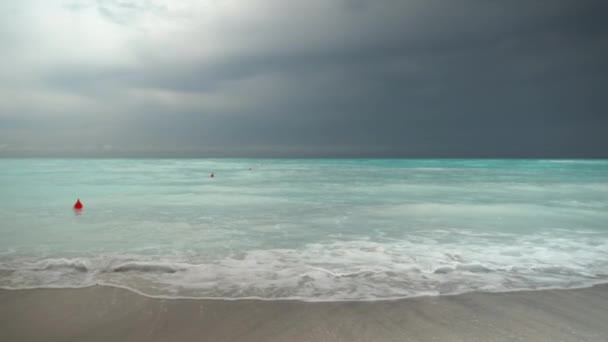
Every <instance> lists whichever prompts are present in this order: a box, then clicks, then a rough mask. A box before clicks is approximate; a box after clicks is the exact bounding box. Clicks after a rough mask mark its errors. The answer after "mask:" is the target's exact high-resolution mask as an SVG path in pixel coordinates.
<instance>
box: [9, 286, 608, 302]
mask: <svg viewBox="0 0 608 342" xmlns="http://www.w3.org/2000/svg"><path fill="white" fill-rule="evenodd" d="M602 286H605V287H608V281H600V282H597V283H592V284H585V285H580V286H573V287H541V288H534V289H503V290H497V291H481V290H477V291H474V290H472V291H464V292H459V293H441V294H418V295H411V296H397V297H384V298H371V299H367V298H355V299H310V298H300V297H277V298H268V297H197V296H171V295H154V294H148V293H145V292H143V291H140V290H137V289H134V288H131V287H129V286H123V285H116V284H104V283H96V284H92V285H83V286H33V287H19V288H13V287H3V286H0V292H1V291H35V290H82V289H90V288H106V287H107V288H110V289H118V290H124V291H127V292H131V293H133V294H135V295H138V296H142V297H145V298H149V299H158V300H192V301H219V302H222V301H227V302H239V301H260V302H296V303H375V302H395V301H401V300H411V299H419V298H440V297H454V296H462V295H468V294H505V293H518V292H538V291H541V292H542V291H568V290H584V289H590V288H594V287H602Z"/></svg>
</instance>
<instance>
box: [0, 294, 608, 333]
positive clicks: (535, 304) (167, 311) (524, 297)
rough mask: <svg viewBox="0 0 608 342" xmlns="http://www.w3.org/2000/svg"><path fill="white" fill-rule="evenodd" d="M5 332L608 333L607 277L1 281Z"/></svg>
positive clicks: (0, 307)
mask: <svg viewBox="0 0 608 342" xmlns="http://www.w3.org/2000/svg"><path fill="white" fill-rule="evenodd" d="M0 341H12V342H17V341H89V342H91V341H104V342H105V341H147V342H150V341H450V342H456V341H608V286H605V285H604V286H596V287H593V288H589V289H578V290H546V291H526V292H512V293H494V294H492V293H474V294H465V295H459V296H448V297H425V298H412V299H404V300H396V301H382V302H341V303H304V302H295V301H255V300H243V301H213V300H185V299H184V300H182V299H172V300H165V299H153V298H147V297H144V296H141V295H138V294H135V293H132V292H130V291H127V290H123V289H117V288H110V287H102V286H96V287H91V288H85V289H57V290H53V289H48V290H47V289H44V290H16V291H9V290H0Z"/></svg>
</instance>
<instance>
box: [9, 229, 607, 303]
mask: <svg viewBox="0 0 608 342" xmlns="http://www.w3.org/2000/svg"><path fill="white" fill-rule="evenodd" d="M429 233H431V232H429ZM459 236H460V237H459V238H455V239H454V242H453V243H448V244H446V243H443V244H438V243H433V242H429V241H427V243H421V242H420V241H421V239H420V238H419V237H413V238H412V239H411V240H401V241H388V242H386V241H385V242H376V241H369V240H355V241H326V242H323V243H312V244H307V245H305V246H304V247H303V248H299V249H267V250H251V251H248V252H245V253H238V254H235V255H230V256H228V257H224V258H220V259H212V260H208V261H206V262H200V260H199V262H198V263H194V262H192V261H189V260H186V259H184V258H183V257H179V256H175V255H174V256H171V257H165V258H164V259H163V258H162V257H160V256H154V257H150V256H148V257H144V256H134V255H128V256H122V257H121V256H118V255H111V256H110V255H106V256H97V257H93V258H86V259H83V258H76V259H44V260H39V261H36V262H34V263H32V262H31V260H28V261H27V262H23V263H21V264H19V262H16V261H15V260H13V261H12V263H11V265H10V267H8V265H7V264H2V265H0V268H2V269H4V270H11V272H10V273H6V274H3V275H0V286H2V287H4V288H32V287H80V286H90V285H94V284H107V285H113V286H122V287H128V288H131V289H135V290H137V291H139V292H142V293H145V294H148V295H153V296H166V297H191V298H232V299H236V298H264V299H294V298H297V299H300V300H309V301H332V300H373V299H388V298H401V297H410V296H420V295H429V294H435V295H449V294H457V293H463V292H470V291H513V290H525V289H538V288H570V287H581V286H585V285H587V286H590V285H593V284H596V283H601V282H608V238H607V237H606V236H602V237H601V238H600V239H598V237H597V236H596V235H578V236H564V237H555V236H551V235H550V234H536V235H529V236H517V235H513V236H509V237H505V236H503V237H502V238H501V239H500V240H496V239H495V238H489V237H484V236H477V235H467V234H462V235H459ZM134 258H139V259H140V260H134ZM152 259H154V260H152Z"/></svg>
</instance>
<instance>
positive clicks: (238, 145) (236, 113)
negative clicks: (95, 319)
mask: <svg viewBox="0 0 608 342" xmlns="http://www.w3.org/2000/svg"><path fill="white" fill-rule="evenodd" d="M0 6H2V7H0V10H1V11H0V17H1V18H0V19H4V18H6V19H7V20H6V21H5V22H7V23H8V25H7V27H6V28H5V29H3V30H0V39H1V43H2V45H1V46H2V47H0V49H1V50H2V51H0V52H3V55H5V56H7V62H5V63H4V64H3V65H2V66H1V67H0V90H1V91H2V93H3V94H4V96H2V97H0V145H2V146H4V147H3V148H2V149H0V155H100V156H112V155H116V156H128V155H146V156H154V155H175V156H178V155H183V156H206V155H209V156H223V155H225V156H264V155H267V156H289V155H293V156H414V157H421V156H431V157H432V156H446V157H456V156H462V157H468V156H470V157H486V156H494V157H519V156H520V157H542V156H547V157H560V156H564V157H594V156H603V157H606V156H607V155H606V152H605V149H604V148H603V146H606V145H607V143H608V135H606V134H605V131H606V129H608V115H606V108H607V106H606V100H604V96H603V94H600V92H601V90H602V89H605V87H606V82H607V79H608V78H607V77H608V74H607V71H608V70H607V69H608V67H607V66H606V63H605V60H608V43H607V42H608V39H607V38H608V27H607V25H605V24H603V21H602V20H603V18H602V17H601V15H602V13H605V11H606V10H607V9H608V5H605V4H604V3H603V2H601V1H591V0H584V1H577V2H573V1H565V0H564V1H536V2H526V1H511V2H498V1H473V0H467V1H460V2H450V1H392V0H384V1H374V2H372V1H363V0H358V1H329V2H328V1H311V2H302V3H289V4H287V3H285V2H283V1H278V0H277V1H248V2H246V3H237V2H232V1H211V2H207V3H202V4H201V3H199V2H187V1H186V2H179V4H177V5H176V3H175V2H169V1H163V0H149V1H146V0H140V1H126V0H125V1H101V0H99V1H87V2H85V1H72V2H56V3H51V2H36V1H33V0H32V1H26V2H23V3H22V2H19V3H18V4H11V5H0ZM40 14H45V17H44V19H43V20H42V21H37V19H38V18H40V17H39V15H40ZM9 17H10V18H9ZM67 23H69V24H67ZM4 52H6V53H4ZM76 142H77V143H76ZM79 144H81V145H82V146H84V147H82V148H80V147H77V146H79ZM75 146H76V147H75ZM108 146H111V148H110V147H108Z"/></svg>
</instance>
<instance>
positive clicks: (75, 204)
mask: <svg viewBox="0 0 608 342" xmlns="http://www.w3.org/2000/svg"><path fill="white" fill-rule="evenodd" d="M74 209H82V203H80V198H79V199H77V200H76V203H74Z"/></svg>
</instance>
